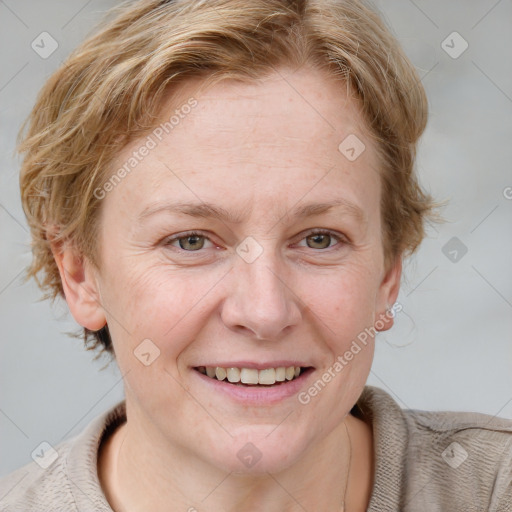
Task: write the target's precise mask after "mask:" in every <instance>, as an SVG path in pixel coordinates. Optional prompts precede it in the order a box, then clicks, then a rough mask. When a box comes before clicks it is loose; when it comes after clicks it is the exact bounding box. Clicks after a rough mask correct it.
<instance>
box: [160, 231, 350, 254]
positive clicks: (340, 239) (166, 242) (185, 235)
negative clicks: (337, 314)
mask: <svg viewBox="0 0 512 512" xmlns="http://www.w3.org/2000/svg"><path fill="white" fill-rule="evenodd" d="M313 235H329V236H331V237H332V238H335V239H336V240H337V241H338V244H335V245H334V246H332V247H326V248H324V249H313V248H311V247H309V249H312V250H314V251H318V252H327V249H332V248H333V247H335V248H336V245H339V244H340V243H341V244H342V245H348V244H349V243H350V242H349V240H348V239H347V238H345V237H343V236H341V235H338V234H337V233H335V232H333V231H330V230H328V229H313V230H311V231H309V232H308V233H306V234H305V235H304V236H303V237H302V238H301V239H300V241H302V240H304V239H305V238H308V237H309V236H313ZM192 236H197V237H201V238H205V239H206V240H208V241H210V242H211V240H210V238H209V237H208V236H207V235H206V234H204V233H202V232H201V231H188V232H185V233H183V234H181V235H179V236H175V237H171V238H166V239H165V240H164V245H165V246H171V243H172V242H177V241H179V240H181V239H184V238H189V237H192ZM212 243H213V242H212ZM173 248H174V249H177V250H178V251H180V252H182V253H189V254H194V253H201V252H202V250H201V249H199V250H197V251H187V250H185V249H181V247H173ZM306 248H308V247H306ZM338 249H339V248H338ZM335 250H337V249H335Z"/></svg>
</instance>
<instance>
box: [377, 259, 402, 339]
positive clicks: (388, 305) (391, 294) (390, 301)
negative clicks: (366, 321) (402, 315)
mask: <svg viewBox="0 0 512 512" xmlns="http://www.w3.org/2000/svg"><path fill="white" fill-rule="evenodd" d="M401 277H402V256H401V255H398V256H397V257H396V259H395V261H394V262H393V263H392V264H391V265H390V267H389V269H388V270H387V272H386V274H385V276H384V278H383V280H382V282H381V284H380V286H379V291H378V293H377V300H376V304H375V306H376V308H375V318H374V327H375V329H376V330H377V331H387V330H388V329H391V327H392V326H393V322H394V315H395V309H394V308H393V305H394V304H395V302H396V299H397V297H398V292H399V291H400V279H401Z"/></svg>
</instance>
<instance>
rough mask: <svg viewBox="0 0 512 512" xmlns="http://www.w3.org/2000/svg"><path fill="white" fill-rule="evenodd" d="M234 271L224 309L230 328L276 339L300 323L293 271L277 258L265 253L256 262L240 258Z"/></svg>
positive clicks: (299, 309)
mask: <svg viewBox="0 0 512 512" xmlns="http://www.w3.org/2000/svg"><path fill="white" fill-rule="evenodd" d="M264 254H265V252H264ZM230 274H231V277H230V282H229V283H227V284H228V290H229V291H228V293H227V296H226V299H225V300H224V302H223V306H222V311H221V318H222V320H223V322H224V324H225V325H226V326H227V327H228V328H229V329H231V330H233V331H236V332H237V334H240V333H245V334H247V335H249V336H252V337H255V338H256V339H258V340H269V341H272V340H277V339H279V338H281V337H283V336H285V335H287V334H288V333H289V332H290V331H291V330H292V329H293V327H294V326H296V325H298V324H299V322H300V320H301V317H302V313H301V309H302V308H301V300H300V298H299V297H298V296H297V294H296V293H295V292H294V290H293V283H292V282H289V281H291V277H290V273H289V272H285V271H284V268H283V265H280V264H279V263H278V261H277V260H276V258H275V257H273V256H269V257H265V256H264V255H262V256H260V257H259V258H258V259H257V260H256V261H254V262H252V263H247V262H245V261H244V260H242V259H239V260H238V261H237V262H236V264H235V268H234V271H233V272H231V273H230Z"/></svg>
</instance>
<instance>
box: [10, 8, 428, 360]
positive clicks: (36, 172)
mask: <svg viewBox="0 0 512 512" xmlns="http://www.w3.org/2000/svg"><path fill="white" fill-rule="evenodd" d="M112 17H113V18H112ZM110 18H112V19H110ZM304 64H310V65H313V67H314V68H316V69H319V70H324V71H327V73H329V74H330V75H331V76H333V77H337V78H339V79H340V80H342V81H343V83H345V84H346V85H347V87H349V88H350V90H351V91H353V94H354V96H355V97H356V98H357V99H358V101H359V102H360V105H361V111H362V114H363V117H364V119H365V122H366V125H367V128H368V129H369V133H370V134H371V136H372V138H373V139H374V140H375V141H376V143H377V144H376V147H377V150H378V154H379V160H380V163H381V168H380V173H381V179H382V198H381V213H382V220H383V249H384V255H385V261H386V265H389V264H390V263H391V262H392V261H393V260H394V259H395V258H396V257H398V256H400V257H401V256H402V255H407V254H412V253H413V252H414V251H415V250H416V248H417V246H418V245H419V244H420V242H421V240H422V239H423V237H424V236H425V231H424V222H425V220H426V218H427V217H428V216H430V217H431V218H434V217H435V214H434V207H435V206H436V205H435V203H434V202H433V200H432V198H431V197H430V196H429V195H428V194H426V193H425V192H424V191H423V190H422V189H421V187H420V185H419V183H418V181H417V178H416V176H415V172H414V161H415V157H416V143H417V141H418V139H419V137H420V136H421V134H422V133H423V131H424V129H425V126H426V123H427V117H428V104H427V99H426V95H425V91H424V89H423V87H422V85H421V82H420V78H419V77H418V75H417V73H416V71H415V69H414V67H413V65H412V64H411V63H410V62H409V61H408V59H407V57H406V56H405V54H404V53H403V51H402V49H401V48H400V45H399V43H398V42H397V41H396V39H395V38H394V36H393V35H392V34H391V33H390V31H389V29H388V28H387V27H386V25H385V24H384V22H383V21H382V19H381V18H380V16H379V14H378V13H377V12H376V11H375V10H374V8H371V7H370V6H369V5H368V4H367V3H366V2H364V1H360V0H343V1H342V0H297V1H291V0H290V1H289V0H257V1H256V0H175V1H156V0H142V1H137V2H129V3H124V4H122V5H120V6H119V7H117V8H114V9H112V10H111V11H110V17H109V18H108V19H107V20H105V22H104V23H103V25H102V27H101V28H99V29H98V31H97V32H96V33H95V34H93V35H92V36H90V37H89V38H88V39H87V40H86V41H84V42H83V43H82V44H81V45H80V46H79V47H78V48H77V49H76V50H75V51H74V52H73V53H72V54H71V55H70V56H69V58H68V59H67V60H66V61H65V62H64V63H63V65H62V66H61V67H60V68H59V69H58V70H57V71H56V72H55V73H54V74H53V75H52V76H51V77H50V78H49V80H48V81H47V82H46V84H45V85H44V87H43V88H42V90H41V91H40V93H39V96H38V98H37V101H36V103H35V106H34V108H33V110H32V112H31V114H30V116H29V118H28V119H27V120H26V122H25V124H24V125H23V127H22V130H21V131H20V136H19V146H18V151H19V152H20V153H24V159H23V162H22V166H21V177H20V184H21V196H22V203H23V208H24V211H25V214H26V216H27V220H28V224H29V227H30V230H31V234H32V252H33V261H32V263H31V265H30V267H29V268H28V270H27V277H34V278H35V279H36V281H37V283H38V284H39V286H40V287H41V289H42V290H43V291H45V292H46V294H45V296H44V298H52V299H55V298H56V297H57V296H59V295H60V296H63V288H62V283H61V279H60V276H59V271H58V268H57V265H56V262H55V260H54V258H53V255H52V251H51V248H50V241H49V234H50V233H49V230H50V229H53V227H56V228H57V230H56V231H54V232H53V234H54V236H55V240H56V241H57V242H59V241H64V240H67V241H71V242H72V243H73V244H74V246H75V247H76V248H77V249H78V250H79V251H80V253H81V254H83V255H84V256H86V257H88V258H89V259H90V260H91V261H92V262H93V263H94V264H96V265H97V264H99V262H98V261H97V260H96V251H97V247H96V241H97V240H98V237H97V233H98V219H99V215H98V214H99V211H100V205H101V201H100V199H99V198H98V197H97V194H94V191H95V190H97V189H98V187H101V185H102V184H103V183H104V182H105V180H106V179H107V178H108V177H109V175H111V169H110V167H111V166H110V164H111V162H112V160H113V158H114V157H115V156H116V154H118V152H119V151H120V150H121V149H122V148H123V147H124V146H125V145H126V144H127V143H128V142H130V141H131V140H133V139H134V138H136V137H138V136H141V135H143V134H145V133H147V132H148V130H150V129H151V128H154V125H155V122H156V120H157V119H158V118H159V115H158V113H159V107H160V105H161V103H162V100H163V98H164V94H165V92H166V91H167V90H169V88H170V87H177V86H178V84H180V83H182V82H184V81H185V80H186V79H187V78H191V77H201V78H204V80H205V83H210V82H211V83H213V82H214V81H217V80H221V79H225V78H235V79H238V80H247V81H251V80H257V79H258V78H261V77H265V76H266V75H268V74H270V73H272V72H273V71H275V70H276V69H277V68H278V67H280V66H283V65H287V66H296V67H300V66H302V65H304ZM340 91H341V89H340ZM25 132H26V133H25ZM82 335H83V338H84V342H85V345H86V347H87V348H88V349H89V350H94V349H98V348H99V349H100V353H101V352H104V351H106V352H108V353H110V354H111V355H113V349H112V344H111V340H110V336H109V334H108V329H107V328H104V329H102V330H101V331H98V332H92V331H89V330H88V329H84V330H83V333H82Z"/></svg>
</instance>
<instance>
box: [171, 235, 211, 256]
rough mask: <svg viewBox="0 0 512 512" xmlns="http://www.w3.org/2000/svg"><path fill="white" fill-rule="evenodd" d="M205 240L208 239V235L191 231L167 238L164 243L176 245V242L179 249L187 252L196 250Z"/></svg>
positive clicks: (201, 246)
mask: <svg viewBox="0 0 512 512" xmlns="http://www.w3.org/2000/svg"><path fill="white" fill-rule="evenodd" d="M205 240H208V241H210V240H209V239H208V237H206V236H204V235H203V234H201V233H198V232H196V231H192V232H190V233H185V234H183V235H180V236H177V237H173V238H168V239H167V240H166V241H165V245H170V246H172V247H176V245H174V244H175V243H176V242H178V246H179V249H182V250H184V251H187V252H197V251H199V250H200V249H202V248H203V247H204V244H205ZM176 248H178V247H176Z"/></svg>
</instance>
